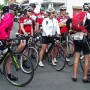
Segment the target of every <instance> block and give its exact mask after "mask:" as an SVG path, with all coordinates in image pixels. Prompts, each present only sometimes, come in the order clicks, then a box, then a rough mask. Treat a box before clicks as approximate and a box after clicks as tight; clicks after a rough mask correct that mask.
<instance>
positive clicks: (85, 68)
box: [84, 55, 89, 80]
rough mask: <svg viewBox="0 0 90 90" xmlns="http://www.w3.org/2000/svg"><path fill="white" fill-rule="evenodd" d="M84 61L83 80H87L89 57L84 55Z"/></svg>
mask: <svg viewBox="0 0 90 90" xmlns="http://www.w3.org/2000/svg"><path fill="white" fill-rule="evenodd" d="M84 60H85V63H84V80H86V79H87V78H88V77H87V75H88V65H89V64H88V61H89V55H85V58H84Z"/></svg>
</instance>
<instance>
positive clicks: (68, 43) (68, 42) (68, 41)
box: [61, 32, 74, 66]
mask: <svg viewBox="0 0 90 90" xmlns="http://www.w3.org/2000/svg"><path fill="white" fill-rule="evenodd" d="M62 38H64V40H63V39H62ZM61 45H62V46H63V48H64V50H65V53H66V61H67V65H69V66H72V65H73V59H72V58H73V57H74V43H73V36H72V35H71V32H69V33H68V34H67V33H65V34H64V36H62V37H61Z"/></svg>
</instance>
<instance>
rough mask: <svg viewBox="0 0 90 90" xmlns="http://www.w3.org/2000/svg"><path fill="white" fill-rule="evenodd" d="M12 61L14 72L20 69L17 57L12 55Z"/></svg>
mask: <svg viewBox="0 0 90 90" xmlns="http://www.w3.org/2000/svg"><path fill="white" fill-rule="evenodd" d="M12 61H13V63H14V65H15V68H16V70H17V71H18V69H20V65H19V63H18V60H17V57H16V56H15V55H12Z"/></svg>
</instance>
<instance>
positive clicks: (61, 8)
mask: <svg viewBox="0 0 90 90" xmlns="http://www.w3.org/2000/svg"><path fill="white" fill-rule="evenodd" d="M66 9H67V8H66V7H65V6H60V7H59V10H60V11H63V10H66Z"/></svg>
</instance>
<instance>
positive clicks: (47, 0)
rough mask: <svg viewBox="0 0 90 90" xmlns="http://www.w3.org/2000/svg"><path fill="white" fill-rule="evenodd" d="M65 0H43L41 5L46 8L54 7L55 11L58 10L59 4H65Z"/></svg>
mask: <svg viewBox="0 0 90 90" xmlns="http://www.w3.org/2000/svg"><path fill="white" fill-rule="evenodd" d="M65 3H66V0H43V2H42V3H41V6H42V7H44V8H45V10H47V9H48V8H55V10H56V11H59V7H60V6H61V5H65Z"/></svg>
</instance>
